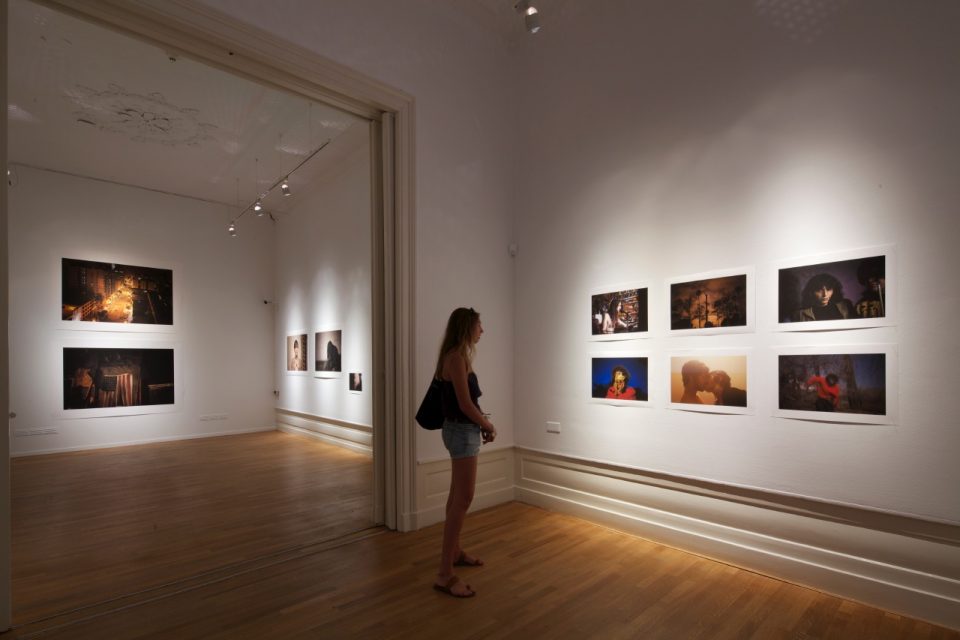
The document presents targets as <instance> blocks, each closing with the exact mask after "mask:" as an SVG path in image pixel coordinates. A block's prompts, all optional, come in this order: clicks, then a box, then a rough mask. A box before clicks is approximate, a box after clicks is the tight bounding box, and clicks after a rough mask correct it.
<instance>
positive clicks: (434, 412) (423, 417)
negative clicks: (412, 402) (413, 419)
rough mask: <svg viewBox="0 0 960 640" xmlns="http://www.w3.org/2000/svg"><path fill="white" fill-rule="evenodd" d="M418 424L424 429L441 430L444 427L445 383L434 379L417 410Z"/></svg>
mask: <svg viewBox="0 0 960 640" xmlns="http://www.w3.org/2000/svg"><path fill="white" fill-rule="evenodd" d="M417 422H418V423H419V424H420V426H421V427H423V428H424V429H431V430H433V429H439V428H440V427H442V426H443V383H442V382H441V381H440V380H437V379H436V378H434V379H433V380H432V381H431V382H430V386H429V387H428V388H427V393H426V395H424V396H423V401H422V402H421V403H420V408H419V409H417Z"/></svg>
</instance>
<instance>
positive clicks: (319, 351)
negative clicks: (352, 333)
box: [313, 329, 343, 374]
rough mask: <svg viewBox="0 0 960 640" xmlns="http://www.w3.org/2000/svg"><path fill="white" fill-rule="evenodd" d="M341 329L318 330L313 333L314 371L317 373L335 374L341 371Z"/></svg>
mask: <svg viewBox="0 0 960 640" xmlns="http://www.w3.org/2000/svg"><path fill="white" fill-rule="evenodd" d="M342 335H343V331H341V330H340V329H337V330H335V331H318V332H317V333H316V334H315V343H314V347H315V351H314V352H313V353H314V356H315V358H316V361H315V362H314V371H316V372H317V373H328V374H337V373H340V372H341V371H342V368H341V365H340V347H341V344H342V342H341V337H342Z"/></svg>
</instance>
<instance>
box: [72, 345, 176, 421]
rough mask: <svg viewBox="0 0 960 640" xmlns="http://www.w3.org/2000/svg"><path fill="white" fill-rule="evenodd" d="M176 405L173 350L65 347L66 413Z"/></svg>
mask: <svg viewBox="0 0 960 640" xmlns="http://www.w3.org/2000/svg"><path fill="white" fill-rule="evenodd" d="M172 404H174V386H173V349H117V348H92V347H86V348H74V347H64V348H63V408H64V410H70V411H73V410H84V409H107V408H111V407H140V406H151V405H172Z"/></svg>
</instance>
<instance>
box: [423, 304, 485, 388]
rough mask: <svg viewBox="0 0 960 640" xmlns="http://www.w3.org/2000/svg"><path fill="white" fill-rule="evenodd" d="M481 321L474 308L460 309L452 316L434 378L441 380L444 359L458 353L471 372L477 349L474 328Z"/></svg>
mask: <svg viewBox="0 0 960 640" xmlns="http://www.w3.org/2000/svg"><path fill="white" fill-rule="evenodd" d="M479 320H480V314H479V313H477V312H476V311H474V310H473V307H471V308H469V309H467V308H466V307H459V308H457V309H454V310H453V313H451V314H450V319H449V320H447V330H446V331H445V332H444V334H443V342H442V343H441V344H440V355H439V356H437V368H436V370H435V371H434V372H433V377H434V378H440V377H442V374H443V358H444V357H445V356H446V355H447V354H448V353H450V352H452V351H456V352H458V353H459V354H460V355H461V356H463V359H464V360H465V361H466V363H467V369H468V370H469V369H470V368H471V367H472V365H473V354H474V352H475V351H476V348H475V347H474V344H473V328H474V327H475V326H476V325H477V322H479Z"/></svg>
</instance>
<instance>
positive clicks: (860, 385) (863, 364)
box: [774, 345, 896, 424]
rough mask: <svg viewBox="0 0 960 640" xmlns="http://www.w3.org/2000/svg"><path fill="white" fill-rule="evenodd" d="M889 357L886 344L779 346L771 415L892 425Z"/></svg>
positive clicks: (891, 352) (893, 395)
mask: <svg viewBox="0 0 960 640" xmlns="http://www.w3.org/2000/svg"><path fill="white" fill-rule="evenodd" d="M894 359H895V352H894V350H893V347H892V346H888V345H880V346H873V347H870V346H866V347H863V346H857V347H850V348H842V347H841V348H837V347H822V348H816V347H809V348H805V349H802V350H798V349H786V348H784V349H781V350H778V353H777V385H778V397H777V409H776V410H775V411H774V415H776V416H780V417H786V418H805V419H808V420H820V421H827V422H856V423H867V424H891V423H892V422H893V420H894V411H893V409H894V405H895V403H896V392H895V384H896V379H895V376H894V375H893V372H894V371H895V370H896V369H895V367H894V362H893V361H894Z"/></svg>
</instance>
